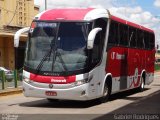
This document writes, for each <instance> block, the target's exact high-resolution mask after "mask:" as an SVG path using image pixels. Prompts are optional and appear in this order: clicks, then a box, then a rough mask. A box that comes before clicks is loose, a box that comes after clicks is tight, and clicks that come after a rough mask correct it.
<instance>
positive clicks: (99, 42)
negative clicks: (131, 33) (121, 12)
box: [92, 18, 107, 64]
mask: <svg viewBox="0 0 160 120" xmlns="http://www.w3.org/2000/svg"><path fill="white" fill-rule="evenodd" d="M96 27H100V28H102V31H100V32H98V33H97V35H96V37H95V41H94V46H93V50H92V58H93V63H95V64H97V63H99V62H100V60H101V57H102V50H103V47H104V39H105V34H106V28H107V20H106V19H105V18H104V19H97V20H95V24H94V28H96Z"/></svg>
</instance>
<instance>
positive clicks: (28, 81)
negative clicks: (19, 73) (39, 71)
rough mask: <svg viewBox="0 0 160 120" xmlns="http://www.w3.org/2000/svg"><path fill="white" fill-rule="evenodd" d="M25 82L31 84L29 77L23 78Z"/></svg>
mask: <svg viewBox="0 0 160 120" xmlns="http://www.w3.org/2000/svg"><path fill="white" fill-rule="evenodd" d="M23 81H25V82H26V83H31V80H30V79H29V78H27V77H24V76H23Z"/></svg>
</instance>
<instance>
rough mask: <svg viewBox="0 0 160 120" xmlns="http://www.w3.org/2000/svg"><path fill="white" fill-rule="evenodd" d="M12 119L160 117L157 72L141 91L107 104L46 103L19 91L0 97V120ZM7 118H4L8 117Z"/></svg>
mask: <svg viewBox="0 0 160 120" xmlns="http://www.w3.org/2000/svg"><path fill="white" fill-rule="evenodd" d="M6 118H9V119H12V120H13V119H14V120H59V119H60V120H103V119H104V120H111V119H115V120H116V119H121V120H122V119H123V120H124V119H141V120H142V119H143V120H149V119H152V120H153V118H154V119H155V120H160V73H156V74H155V79H154V82H153V83H152V84H151V85H149V86H145V90H144V91H143V92H138V91H137V90H130V91H126V92H122V93H118V94H115V95H112V96H111V98H110V100H109V101H108V102H107V103H103V104H100V103H98V102H96V101H88V102H77V101H59V102H52V103H50V102H48V101H47V100H46V99H42V98H26V97H24V96H23V94H17V95H12V96H6V97H0V119H3V120H6ZM9 119H8V120H9Z"/></svg>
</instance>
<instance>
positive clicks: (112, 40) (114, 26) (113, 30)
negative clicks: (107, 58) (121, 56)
mask: <svg viewBox="0 0 160 120" xmlns="http://www.w3.org/2000/svg"><path fill="white" fill-rule="evenodd" d="M108 44H109V45H117V44H118V23H117V22H114V21H111V24H110V30H109V37H108Z"/></svg>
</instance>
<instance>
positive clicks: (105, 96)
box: [99, 82, 111, 103]
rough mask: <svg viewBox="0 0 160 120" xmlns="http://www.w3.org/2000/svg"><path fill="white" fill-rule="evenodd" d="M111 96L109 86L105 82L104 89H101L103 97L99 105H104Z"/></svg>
mask: <svg viewBox="0 0 160 120" xmlns="http://www.w3.org/2000/svg"><path fill="white" fill-rule="evenodd" d="M110 94H111V85H110V84H109V82H105V85H104V88H103V96H102V97H101V98H100V99H99V100H100V102H101V103H105V102H107V101H108V99H109V96H110Z"/></svg>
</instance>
